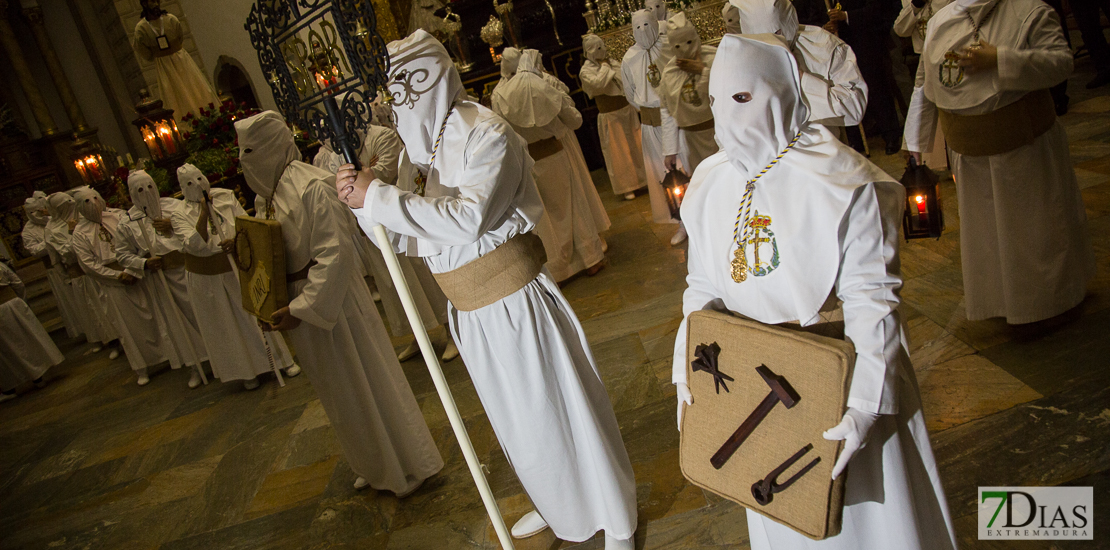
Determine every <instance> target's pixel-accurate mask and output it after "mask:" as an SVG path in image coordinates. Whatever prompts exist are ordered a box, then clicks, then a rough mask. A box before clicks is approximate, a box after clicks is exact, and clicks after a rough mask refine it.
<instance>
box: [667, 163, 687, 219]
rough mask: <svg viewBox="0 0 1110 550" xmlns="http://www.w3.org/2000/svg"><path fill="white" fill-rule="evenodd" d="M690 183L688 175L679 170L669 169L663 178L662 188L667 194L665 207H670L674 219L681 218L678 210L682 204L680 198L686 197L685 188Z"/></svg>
mask: <svg viewBox="0 0 1110 550" xmlns="http://www.w3.org/2000/svg"><path fill="white" fill-rule="evenodd" d="M689 185H690V176H687V175H686V174H685V173H684V172H682V171H681V170H671V171H670V172H667V175H666V176H665V177H664V178H663V190H664V191H666V195H667V208H670V209H671V217H672V218H674V219H676V220H681V219H682V216H681V214H680V212H679V209H680V207H681V206H682V199H684V198H686V188H687V187H689Z"/></svg>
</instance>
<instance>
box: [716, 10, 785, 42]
mask: <svg viewBox="0 0 1110 550" xmlns="http://www.w3.org/2000/svg"><path fill="white" fill-rule="evenodd" d="M729 2H730V3H731V4H732V5H733V6H736V8H737V9H739V10H740V28H741V29H743V31H744V34H777V35H779V36H781V37H783V38H785V39H786V41H787V42H789V43H790V44H793V43H794V38H795V37H796V36H798V12H797V11H795V10H794V4H793V3H791V1H790V0H729Z"/></svg>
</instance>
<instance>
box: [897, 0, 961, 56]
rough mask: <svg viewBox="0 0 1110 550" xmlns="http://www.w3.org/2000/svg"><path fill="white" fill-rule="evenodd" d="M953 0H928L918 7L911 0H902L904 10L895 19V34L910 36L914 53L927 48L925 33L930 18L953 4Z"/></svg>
mask: <svg viewBox="0 0 1110 550" xmlns="http://www.w3.org/2000/svg"><path fill="white" fill-rule="evenodd" d="M951 3H952V0H927V1H926V2H925V5H924V6H922V7H920V8H918V7H917V6H914V5H913V2H912V1H911V0H902V11H901V12H899V13H898V18H897V19H895V20H894V34H897V35H898V36H903V37H909V39H910V40H911V41H912V42H913V51H914V53H921V52H923V51H924V50H925V33H926V32H927V31H928V28H929V20H930V19H932V17H933V15H934V14H935V13H937V12H938V11H940V10H941V8H943V7H944V6H947V5H948V4H951Z"/></svg>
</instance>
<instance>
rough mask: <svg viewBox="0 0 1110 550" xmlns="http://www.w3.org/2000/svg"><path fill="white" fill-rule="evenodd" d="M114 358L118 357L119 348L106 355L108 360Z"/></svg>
mask: <svg viewBox="0 0 1110 550" xmlns="http://www.w3.org/2000/svg"><path fill="white" fill-rule="evenodd" d="M116 357H119V348H112V353H109V354H108V359H109V360H113V359H115V358H116Z"/></svg>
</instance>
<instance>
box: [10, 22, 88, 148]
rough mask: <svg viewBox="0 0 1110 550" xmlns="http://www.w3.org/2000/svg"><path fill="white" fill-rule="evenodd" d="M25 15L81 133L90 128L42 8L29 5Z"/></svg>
mask: <svg viewBox="0 0 1110 550" xmlns="http://www.w3.org/2000/svg"><path fill="white" fill-rule="evenodd" d="M23 15H25V16H26V17H27V21H29V22H30V23H31V31H32V32H33V33H34V35H35V42H36V43H38V45H39V51H41V52H42V57H43V59H45V60H46V69H47V70H49V71H50V77H51V78H52V79H53V80H54V87H56V88H57V89H58V96H59V97H61V98H62V104H63V105H65V108H66V115H67V116H68V117H69V122H70V124H72V125H73V131H74V132H78V133H80V132H82V131H84V130H86V129H88V123H87V122H85V114H84V113H82V112H81V105H80V104H78V103H77V98H76V97H75V96H74V95H73V88H72V87H70V85H69V78H67V77H66V73H65V70H64V69H62V63H61V62H60V61H59V60H58V53H57V52H56V51H54V44H53V43H52V42H50V35H48V34H47V33H46V25H45V24H43V20H42V8H40V7H39V6H31V7H28V8H26V9H24V10H23ZM94 53H95V52H89V55H94Z"/></svg>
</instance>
